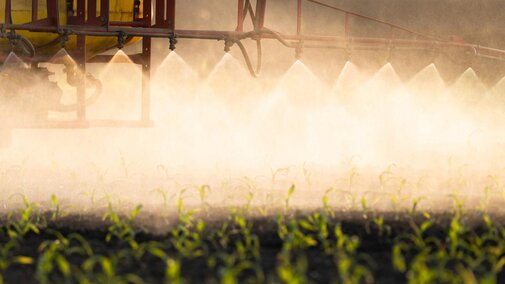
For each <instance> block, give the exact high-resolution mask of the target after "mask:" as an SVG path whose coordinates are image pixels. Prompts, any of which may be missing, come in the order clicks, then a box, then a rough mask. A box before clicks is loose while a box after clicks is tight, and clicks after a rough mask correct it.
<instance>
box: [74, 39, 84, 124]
mask: <svg viewBox="0 0 505 284" xmlns="http://www.w3.org/2000/svg"><path fill="white" fill-rule="evenodd" d="M73 57H74V60H75V61H76V62H77V65H78V66H77V68H78V71H77V72H79V74H78V76H79V77H80V78H79V79H80V80H79V82H78V86H77V120H78V121H79V122H84V121H86V36H84V35H79V36H77V49H76V51H75V54H74V56H73Z"/></svg>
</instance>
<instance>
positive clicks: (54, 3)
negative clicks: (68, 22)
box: [46, 0, 60, 26]
mask: <svg viewBox="0 0 505 284" xmlns="http://www.w3.org/2000/svg"><path fill="white" fill-rule="evenodd" d="M46 4H47V7H46V8H47V19H49V22H50V23H51V24H52V25H54V26H59V25H60V15H59V9H58V8H59V7H58V0H47V2H46Z"/></svg>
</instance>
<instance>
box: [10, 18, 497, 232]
mask: <svg viewBox="0 0 505 284" xmlns="http://www.w3.org/2000/svg"><path fill="white" fill-rule="evenodd" d="M200 14H201V15H207V14H205V13H203V12H202V13H199V15H200ZM202 17H203V16H202ZM180 44H181V45H183V46H184V45H185V44H187V43H185V42H184V41H183V40H181V43H180ZM159 45H160V46H163V47H164V48H162V49H166V46H167V45H168V42H167V41H166V40H165V41H164V42H163V43H161V41H160V42H159ZM187 45H188V48H187V49H185V48H180V49H177V52H176V51H171V52H169V53H166V54H163V55H159V54H158V55H157V57H155V58H154V59H153V60H152V61H153V62H156V63H157V64H156V66H157V67H156V68H155V69H154V70H153V72H152V74H151V78H152V84H151V86H150V87H151V92H152V97H151V104H152V113H151V114H152V120H153V121H154V127H152V128H147V129H121V128H118V129H108V128H102V129H73V130H43V129H38V130H33V129H16V130H14V132H13V141H12V146H11V147H9V148H3V149H0V185H1V186H2V194H1V195H0V204H1V205H2V206H3V208H0V210H3V211H5V212H8V211H9V210H12V209H13V208H15V207H18V206H20V205H21V201H22V200H21V199H20V198H18V197H19V195H20V194H22V195H26V196H27V197H28V199H29V200H31V201H35V202H39V203H41V204H42V205H43V206H50V205H48V204H49V202H50V198H51V195H52V194H55V195H56V196H58V198H59V199H60V200H61V202H62V203H64V204H66V206H67V207H68V208H71V209H70V210H71V211H75V212H77V213H82V214H95V213H96V212H101V211H100V210H105V209H104V208H106V206H107V203H109V202H111V203H113V204H115V205H117V206H116V208H118V209H120V210H125V212H126V211H127V210H129V208H132V207H134V206H135V205H137V204H143V205H144V209H145V210H146V211H148V212H150V213H153V214H151V215H149V216H150V218H152V219H151V220H150V221H151V223H152V224H153V226H162V225H163V224H164V223H157V222H158V221H159V219H157V217H160V218H163V217H166V216H167V215H170V214H176V213H177V212H176V211H177V203H178V201H179V200H180V199H182V200H184V206H185V207H186V208H199V207H201V206H202V204H205V206H209V207H210V208H215V209H216V210H218V209H219V208H228V207H235V206H241V205H244V204H246V203H248V202H249V196H250V195H253V196H254V198H253V199H252V201H250V202H252V205H253V206H254V207H255V208H268V209H269V210H271V211H272V212H273V211H276V210H281V209H282V208H283V206H284V204H285V199H286V196H287V195H288V191H289V189H290V187H291V186H292V185H295V192H294V194H293V196H292V200H290V206H292V208H294V209H301V210H312V209H316V208H319V207H321V204H322V203H321V200H322V199H323V197H324V196H326V197H327V198H328V202H329V204H330V205H331V206H332V207H335V208H336V209H338V210H355V209H359V207H360V201H359V200H360V199H361V198H363V199H366V200H367V202H368V204H369V206H371V207H372V208H373V209H374V210H379V211H381V210H382V211H391V210H393V211H394V210H396V211H400V210H405V209H406V208H410V207H411V206H412V202H413V200H418V199H420V198H423V202H422V203H421V204H420V205H419V207H418V208H419V210H427V211H430V212H432V211H433V212H437V211H442V212H443V211H446V210H451V209H452V202H453V196H454V195H457V196H458V197H461V198H463V199H464V200H465V201H466V204H467V205H468V206H473V205H476V204H477V205H478V204H481V202H484V201H485V202H488V203H489V204H487V205H488V207H487V208H488V209H487V210H489V211H495V212H498V213H502V212H503V209H501V208H503V205H504V203H505V198H504V197H505V187H504V184H505V171H504V169H505V150H504V149H505V148H504V147H503V141H505V140H504V139H505V126H504V125H505V115H504V114H503V113H504V112H503V109H504V108H505V99H504V98H503V91H504V90H505V78H504V79H502V80H499V81H498V82H496V84H492V85H490V84H486V83H483V81H482V79H481V78H479V75H478V73H477V72H476V71H474V70H473V69H471V68H470V69H468V70H466V71H464V72H462V73H459V75H458V76H457V78H455V79H454V80H447V79H446V78H447V77H449V76H447V77H446V76H445V72H443V71H442V69H443V68H441V67H440V64H441V63H439V61H436V60H433V61H431V62H429V63H427V64H425V65H423V66H422V67H421V68H419V70H417V72H416V73H415V74H413V75H412V76H403V74H402V75H399V74H398V73H399V72H397V68H396V67H395V65H396V64H395V63H394V62H393V60H391V61H387V60H384V59H385V56H382V57H381V60H377V62H378V61H380V64H379V63H377V62H371V61H370V62H371V63H370V62H368V63H370V64H368V65H367V64H361V63H362V62H365V61H367V60H365V59H363V58H358V57H359V54H358V55H354V56H353V57H351V58H343V57H344V56H342V55H340V56H341V57H342V58H343V59H342V60H340V61H338V64H336V63H335V62H333V61H332V60H333V59H327V60H326V58H321V57H323V56H321V55H314V56H313V57H311V53H310V51H308V52H307V53H304V54H303V56H302V57H301V58H300V59H299V60H295V59H293V56H292V55H293V54H292V53H289V58H288V54H287V52H286V51H285V50H284V49H282V50H281V49H279V48H278V46H279V43H275V44H272V47H273V48H272V49H269V50H268V54H267V55H266V56H271V58H270V59H275V58H279V62H277V61H275V60H265V63H264V64H265V65H266V66H265V68H264V69H266V70H267V71H265V73H263V74H261V75H260V76H259V77H258V78H253V77H251V76H250V75H249V72H248V70H247V67H246V66H245V64H244V63H243V62H242V59H241V58H240V57H239V56H241V54H240V53H239V51H238V49H232V50H231V51H230V52H229V53H224V55H223V52H222V47H221V46H220V47H219V48H220V49H219V50H218V51H216V50H217V49H208V48H207V47H208V46H207V45H202V46H197V47H195V46H196V45H190V44H187ZM253 46H254V45H253ZM246 47H247V48H249V47H250V46H246ZM179 50H180V51H179ZM185 50H189V51H185ZM185 52H186V53H185ZM290 52H291V51H290ZM202 58H205V59H202ZM12 62H13V63H15V64H17V65H19V64H22V61H20V59H19V58H17V57H16V56H15V54H11V55H9V57H8V60H6V62H5V63H4V66H5V67H2V68H6V66H8V64H11V63H12ZM433 62H435V63H433ZM23 64H24V63H23ZM71 64H75V62H74V61H73V59H72V58H71V57H70V55H69V54H68V53H67V52H66V51H65V50H64V49H62V50H60V52H58V53H57V54H56V55H55V56H54V58H53V60H52V61H51V62H50V63H49V64H45V65H44V66H45V67H47V68H48V70H49V71H51V72H53V73H54V75H51V77H50V79H51V81H52V82H55V83H56V82H57V84H58V86H59V87H60V88H61V89H62V90H63V93H64V95H63V96H62V97H61V102H64V103H66V104H72V103H75V88H72V87H71V86H68V84H67V83H65V82H66V78H65V76H66V74H65V72H64V68H65V65H71ZM328 64H332V66H333V65H335V66H337V65H338V66H341V68H338V69H339V70H338V72H334V73H331V74H328V72H326V71H325V72H323V71H321V70H330V69H331V68H329V67H328V66H327V65H328ZM268 67H272V68H270V70H274V71H268V70H269V68H268ZM334 69H337V68H334ZM398 69H399V68H398ZM279 70H280V71H279ZM87 72H89V73H91V75H92V76H94V77H96V78H99V80H100V81H101V82H102V84H103V94H102V96H101V97H100V99H99V100H97V101H96V103H95V104H93V105H92V106H90V107H89V108H88V116H89V119H108V118H109V117H114V118H120V119H136V118H138V117H139V116H140V113H139V108H138V106H139V104H140V90H141V88H142V68H141V66H140V65H137V64H135V63H134V62H133V61H132V60H131V58H129V55H128V52H125V51H123V50H117V51H114V56H113V57H112V60H111V62H110V63H107V64H101V63H100V64H98V63H93V64H89V67H88V69H87ZM321 73H325V74H324V76H320V74H321ZM1 74H2V72H1V71H0V75H1ZM406 77H408V78H406ZM328 78H329V79H328ZM36 84H37V83H36V82H35V83H32V85H30V86H20V89H22V90H29V89H30V87H34V86H37V87H38V88H39V92H41V93H45V92H49V90H48V89H44V87H43V86H41V85H36ZM51 115H53V117H56V116H57V114H54V113H53V114H51ZM68 118H69V120H70V119H75V117H68ZM9 119H10V120H12V119H13V118H9ZM202 188H206V189H208V190H207V191H208V192H207V193H206V194H202ZM167 212H168V213H167ZM96 214H99V213H96ZM165 214H166V215H165ZM258 214H259V213H258ZM153 216H155V217H153ZM156 216H157V217H156Z"/></svg>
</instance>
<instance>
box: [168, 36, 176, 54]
mask: <svg viewBox="0 0 505 284" xmlns="http://www.w3.org/2000/svg"><path fill="white" fill-rule="evenodd" d="M169 40H170V50H172V51H174V50H175V48H176V45H177V38H176V37H175V35H171V36H170V39H169Z"/></svg>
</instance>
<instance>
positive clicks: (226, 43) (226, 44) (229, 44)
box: [224, 39, 235, 53]
mask: <svg viewBox="0 0 505 284" xmlns="http://www.w3.org/2000/svg"><path fill="white" fill-rule="evenodd" d="M234 44H235V41H234V40H231V39H226V40H225V41H224V52H226V53H228V52H230V50H231V47H232V46H233V45H234Z"/></svg>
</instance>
